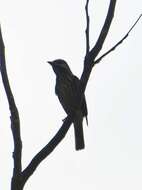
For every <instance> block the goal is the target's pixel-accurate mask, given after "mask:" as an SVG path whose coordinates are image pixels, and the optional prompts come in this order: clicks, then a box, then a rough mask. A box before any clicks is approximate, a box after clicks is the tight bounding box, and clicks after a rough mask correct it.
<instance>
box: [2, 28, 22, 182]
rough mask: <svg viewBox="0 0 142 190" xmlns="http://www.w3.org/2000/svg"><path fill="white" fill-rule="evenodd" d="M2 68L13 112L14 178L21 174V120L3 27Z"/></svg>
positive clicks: (3, 79) (11, 111) (10, 107)
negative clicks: (10, 72)
mask: <svg viewBox="0 0 142 190" xmlns="http://www.w3.org/2000/svg"><path fill="white" fill-rule="evenodd" d="M0 69H1V76H2V81H3V85H4V88H5V92H6V95H7V100H8V103H9V109H10V113H11V116H10V118H11V130H12V134H13V141H14V152H13V159H14V169H13V179H14V178H15V177H17V176H18V175H20V172H21V169H22V166H21V154H22V153H21V152H22V142H21V136H20V120H19V113H18V109H17V107H16V104H15V100H14V97H13V94H12V91H11V88H10V84H9V80H8V76H7V70H6V61H5V47H4V42H3V38H2V33H1V28H0Z"/></svg>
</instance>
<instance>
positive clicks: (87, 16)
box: [85, 0, 90, 55]
mask: <svg viewBox="0 0 142 190" xmlns="http://www.w3.org/2000/svg"><path fill="white" fill-rule="evenodd" d="M88 6H89V0H86V5H85V13H86V30H85V33H86V55H87V54H88V53H89V50H90V40H89V28H90V18H89V13H88Z"/></svg>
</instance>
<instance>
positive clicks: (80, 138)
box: [74, 112, 85, 150]
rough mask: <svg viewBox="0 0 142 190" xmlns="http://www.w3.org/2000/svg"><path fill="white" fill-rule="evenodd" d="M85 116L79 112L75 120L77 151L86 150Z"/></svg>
mask: <svg viewBox="0 0 142 190" xmlns="http://www.w3.org/2000/svg"><path fill="white" fill-rule="evenodd" d="M82 122H83V115H82V113H81V112H77V113H76V116H75V119H74V134H75V148H76V150H81V149H84V147H85V143H84V133H83V124H82Z"/></svg>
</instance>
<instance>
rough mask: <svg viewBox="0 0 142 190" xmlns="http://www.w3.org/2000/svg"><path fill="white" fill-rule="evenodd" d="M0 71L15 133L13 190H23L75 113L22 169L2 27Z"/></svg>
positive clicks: (20, 143)
mask: <svg viewBox="0 0 142 190" xmlns="http://www.w3.org/2000/svg"><path fill="white" fill-rule="evenodd" d="M0 71H1V76H2V81H3V85H4V88H5V92H6V95H7V100H8V103H9V109H10V113H11V117H10V118H11V130H12V134H13V141H14V152H13V159H14V169H13V176H12V180H11V190H22V189H23V188H24V185H25V183H26V182H27V180H28V179H29V177H30V176H31V175H32V174H33V172H34V171H35V170H36V168H37V166H38V165H39V164H40V163H41V162H42V161H43V160H44V159H45V158H46V157H47V156H48V155H49V154H50V153H51V152H52V151H53V150H54V149H55V148H56V146H57V145H58V144H59V143H60V142H61V141H62V140H63V138H64V137H65V135H66V133H67V131H68V129H69V127H70V125H71V124H72V120H73V115H69V116H68V117H67V118H66V119H65V121H64V123H63V125H62V126H61V128H60V129H59V131H58V132H57V134H56V135H55V136H54V137H53V138H52V140H51V141H50V142H49V143H48V144H47V145H46V146H45V147H44V148H43V149H42V150H41V151H40V152H39V153H38V154H37V155H35V157H34V158H33V159H32V161H31V162H30V164H29V165H28V166H27V168H25V170H23V171H22V164H21V160H22V159H21V157H22V141H21V135H20V119H19V113H18V109H17V107H16V104H15V100H14V96H13V94H12V91H11V88H10V84H9V80H8V75H7V70H6V61H5V47H4V42H3V38H2V33H1V28H0Z"/></svg>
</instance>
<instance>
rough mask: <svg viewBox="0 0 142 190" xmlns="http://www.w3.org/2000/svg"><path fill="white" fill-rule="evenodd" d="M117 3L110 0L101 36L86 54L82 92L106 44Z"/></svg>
mask: <svg viewBox="0 0 142 190" xmlns="http://www.w3.org/2000/svg"><path fill="white" fill-rule="evenodd" d="M115 5H116V0H110V5H109V8H108V13H107V16H106V19H105V23H104V25H103V27H102V30H101V33H100V35H99V38H98V40H97V42H96V44H95V46H94V47H93V48H92V50H91V51H89V53H88V54H87V55H86V57H85V60H84V69H83V73H82V75H81V79H80V81H81V94H82V93H83V92H84V91H85V88H86V85H87V82H88V79H89V77H90V73H91V71H92V67H93V66H94V65H93V63H94V60H95V58H96V57H97V55H98V54H99V52H100V51H101V49H102V46H103V44H104V41H105V39H106V36H107V34H108V31H109V28H110V25H111V23H112V19H113V16H114V11H115Z"/></svg>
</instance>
